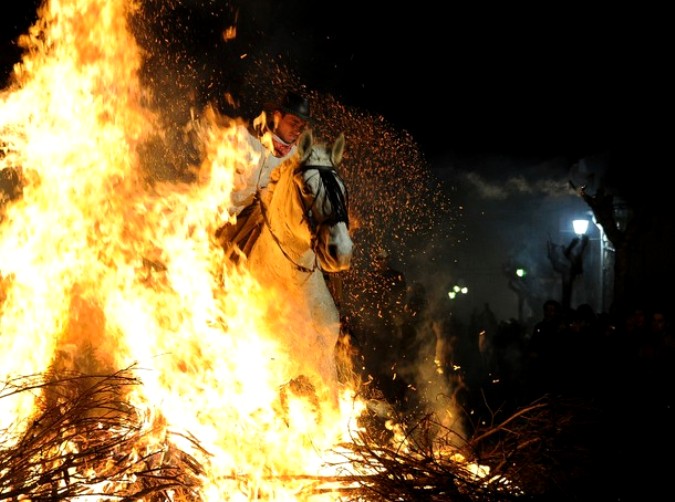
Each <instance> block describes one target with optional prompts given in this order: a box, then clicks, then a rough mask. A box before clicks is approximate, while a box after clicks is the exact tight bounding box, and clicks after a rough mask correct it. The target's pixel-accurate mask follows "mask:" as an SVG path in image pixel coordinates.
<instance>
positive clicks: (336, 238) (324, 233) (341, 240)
mask: <svg viewBox="0 0 675 502" xmlns="http://www.w3.org/2000/svg"><path fill="white" fill-rule="evenodd" d="M353 248H354V243H353V241H352V238H351V236H350V235H349V229H348V228H347V224H346V223H345V222H339V223H336V224H334V225H324V226H323V227H322V228H320V229H319V235H318V239H317V240H316V245H315V248H314V253H315V254H316V257H317V259H318V261H319V265H320V266H321V269H322V270H323V271H324V272H342V271H344V270H348V269H349V267H350V266H351V261H352V251H353Z"/></svg>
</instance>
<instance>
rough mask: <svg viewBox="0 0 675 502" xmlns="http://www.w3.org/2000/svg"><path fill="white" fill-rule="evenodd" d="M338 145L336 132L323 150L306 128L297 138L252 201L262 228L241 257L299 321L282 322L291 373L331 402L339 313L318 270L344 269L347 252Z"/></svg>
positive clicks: (348, 258) (334, 390)
mask: <svg viewBox="0 0 675 502" xmlns="http://www.w3.org/2000/svg"><path fill="white" fill-rule="evenodd" d="M344 145H345V139H344V135H343V134H341V135H340V136H339V137H338V138H337V139H336V140H335V142H334V144H333V145H332V147H331V148H328V147H327V146H326V145H324V144H322V143H314V139H313V136H312V132H311V131H310V130H307V131H305V132H304V133H303V134H302V135H301V137H300V139H299V140H298V152H297V155H296V156H293V157H291V158H289V159H288V160H286V161H285V162H284V163H282V164H281V165H280V166H279V167H278V168H277V169H275V170H274V171H273V172H272V176H271V179H270V183H269V184H268V186H267V189H266V190H265V191H264V192H262V194H261V196H260V197H259V198H258V204H259V205H260V207H259V209H260V212H261V216H262V221H263V225H262V229H261V233H260V236H259V237H258V239H257V240H256V242H255V244H254V245H253V247H252V249H251V251H250V254H249V257H248V268H249V269H250V270H251V273H252V274H253V275H254V276H255V277H256V279H257V280H258V281H259V282H260V283H261V284H262V285H265V286H268V287H272V288H276V289H277V290H278V291H281V292H282V294H283V299H284V300H285V301H289V302H293V308H294V316H299V317H296V319H300V321H301V322H302V323H304V326H302V327H301V328H300V329H294V327H292V326H289V330H292V331H293V333H291V334H290V335H289V336H288V337H287V338H288V342H289V343H290V345H291V346H290V347H289V350H291V351H292V353H293V356H294V357H296V358H298V359H299V360H298V361H296V365H297V371H298V372H299V375H302V376H303V377H305V378H307V379H309V382H310V384H311V386H312V387H313V390H314V391H315V392H316V394H317V395H323V396H325V397H328V398H330V399H331V400H334V401H335V402H336V399H337V395H338V394H337V390H338V381H337V372H336V364H335V345H336V343H337V341H338V338H339V334H340V318H339V313H338V309H337V307H336V305H335V301H334V299H333V297H332V295H331V293H330V290H329V289H328V287H327V284H326V279H325V278H324V272H327V273H335V272H340V271H344V270H347V269H348V268H349V266H350V263H351V257H352V247H353V243H352V239H351V236H350V233H349V217H348V209H347V190H346V187H345V184H344V182H343V180H342V179H341V178H340V176H339V174H338V172H337V170H336V168H337V167H338V165H339V164H340V162H341V161H342V154H343V150H344ZM308 328H310V329H308Z"/></svg>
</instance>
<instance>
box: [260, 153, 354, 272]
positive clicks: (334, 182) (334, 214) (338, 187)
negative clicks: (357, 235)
mask: <svg viewBox="0 0 675 502" xmlns="http://www.w3.org/2000/svg"><path fill="white" fill-rule="evenodd" d="M310 169H316V170H317V172H318V173H319V176H320V177H321V183H322V187H323V190H324V191H325V193H326V196H327V198H328V202H329V203H330V204H331V215H330V217H329V218H326V219H324V220H323V221H321V222H320V223H317V221H316V219H315V218H314V213H313V209H315V205H316V203H317V199H318V195H319V194H315V195H314V196H313V198H312V203H311V204H310V205H309V206H306V205H305V199H306V197H305V195H304V194H303V192H302V190H301V188H300V187H299V186H298V184H296V189H297V190H298V196H299V198H300V200H301V201H302V204H303V215H304V218H305V219H306V220H307V223H308V226H309V229H310V233H311V249H312V250H313V251H314V250H315V247H316V243H317V236H318V234H319V229H320V228H321V226H322V225H335V224H337V223H340V222H344V223H346V225H347V228H349V215H348V212H347V189H346V187H345V186H344V184H341V183H340V182H339V181H338V173H337V170H336V169H335V167H333V166H319V165H301V166H300V167H297V168H296V169H294V171H293V176H298V175H302V174H304V172H305V171H308V170H310ZM302 185H303V186H304V181H303V183H302ZM258 202H259V204H260V212H261V214H262V217H263V222H264V223H265V225H266V226H267V229H268V230H269V232H270V235H271V236H272V239H273V240H274V242H275V243H276V244H277V246H278V247H279V250H280V251H281V253H282V254H283V255H284V257H285V258H286V259H287V260H288V261H290V262H291V263H292V264H293V266H294V267H295V268H296V269H297V270H299V271H300V272H305V273H307V274H311V273H313V272H314V271H315V270H316V269H317V268H319V263H318V259H317V257H316V252H315V253H314V263H313V265H312V268H308V267H305V266H304V265H301V264H299V263H297V262H296V261H295V260H294V259H293V258H292V257H291V256H290V255H289V254H288V252H287V251H286V250H285V249H284V246H283V245H282V243H281V241H280V240H279V238H278V237H277V236H276V234H275V233H274V231H273V230H272V226H271V224H270V221H269V217H268V215H267V208H266V207H265V204H264V203H263V201H262V197H260V194H258Z"/></svg>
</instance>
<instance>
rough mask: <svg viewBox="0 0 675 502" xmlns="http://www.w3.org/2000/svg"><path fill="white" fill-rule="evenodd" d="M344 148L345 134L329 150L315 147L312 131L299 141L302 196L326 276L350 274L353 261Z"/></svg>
mask: <svg viewBox="0 0 675 502" xmlns="http://www.w3.org/2000/svg"><path fill="white" fill-rule="evenodd" d="M344 146H345V137H344V134H340V136H339V137H338V138H337V139H336V140H335V143H333V146H332V147H331V148H330V149H329V148H328V147H326V146H325V145H324V144H321V143H314V139H313V136H312V132H311V130H307V131H305V132H304V133H303V134H302V136H301V137H300V139H299V141H298V155H299V159H300V165H299V166H298V168H297V169H298V171H299V172H300V173H301V174H302V186H301V187H300V192H301V194H302V198H303V204H304V206H305V208H306V216H307V219H308V220H309V224H310V227H311V229H312V234H313V241H314V242H313V249H314V253H315V254H316V257H317V260H318V262H319V265H320V266H321V268H322V269H323V270H324V271H325V272H339V271H342V270H347V269H348V268H349V266H350V263H351V258H352V248H353V242H352V239H351V236H350V235H349V215H348V208H347V202H348V198H347V197H348V196H347V188H346V186H345V184H344V182H343V180H342V178H341V177H340V175H339V173H338V172H337V167H338V166H339V165H340V163H341V162H342V154H343V151H344Z"/></svg>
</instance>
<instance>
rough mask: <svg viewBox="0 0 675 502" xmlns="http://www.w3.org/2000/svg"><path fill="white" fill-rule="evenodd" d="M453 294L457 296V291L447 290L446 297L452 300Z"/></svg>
mask: <svg viewBox="0 0 675 502" xmlns="http://www.w3.org/2000/svg"><path fill="white" fill-rule="evenodd" d="M455 296H457V293H455V292H454V291H448V297H449V298H450V299H451V300H454V299H455Z"/></svg>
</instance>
